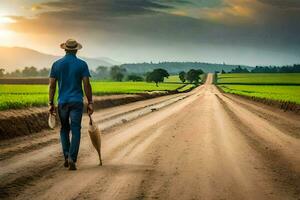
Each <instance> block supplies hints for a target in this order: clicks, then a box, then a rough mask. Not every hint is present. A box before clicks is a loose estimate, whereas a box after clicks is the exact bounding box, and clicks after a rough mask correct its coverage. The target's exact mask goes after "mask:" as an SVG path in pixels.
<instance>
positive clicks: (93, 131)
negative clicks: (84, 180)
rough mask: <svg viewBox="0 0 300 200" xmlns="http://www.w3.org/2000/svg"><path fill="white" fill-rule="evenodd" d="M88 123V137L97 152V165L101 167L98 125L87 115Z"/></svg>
mask: <svg viewBox="0 0 300 200" xmlns="http://www.w3.org/2000/svg"><path fill="white" fill-rule="evenodd" d="M89 117H90V122H89V128H88V132H89V135H90V139H91V141H92V144H93V146H94V147H95V149H96V151H97V152H98V156H99V161H100V163H99V165H102V158H101V132H100V130H99V128H98V125H97V124H96V123H95V122H94V121H93V119H92V116H91V115H89Z"/></svg>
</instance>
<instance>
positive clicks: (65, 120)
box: [49, 39, 94, 170]
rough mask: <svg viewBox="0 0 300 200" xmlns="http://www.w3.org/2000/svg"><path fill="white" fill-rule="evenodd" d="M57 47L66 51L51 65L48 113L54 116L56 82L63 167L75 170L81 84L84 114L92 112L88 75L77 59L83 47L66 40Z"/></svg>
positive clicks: (82, 64) (71, 40)
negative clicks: (84, 99)
mask: <svg viewBox="0 0 300 200" xmlns="http://www.w3.org/2000/svg"><path fill="white" fill-rule="evenodd" d="M60 47H61V48H62V49H64V50H65V52H66V55H65V56H64V57H63V58H61V59H59V60H57V61H56V62H54V64H53V65H52V68H51V71H50V77H49V112H50V113H51V114H54V113H55V106H54V101H53V100H54V95H55V90H56V82H57V81H58V88H59V92H58V114H59V118H60V122H61V130H60V139H61V143H62V150H63V155H64V158H65V162H64V166H65V167H66V168H67V167H69V170H76V164H75V163H76V161H77V155H78V151H79V144H80V135H81V133H80V130H81V119H82V113H83V91H82V82H83V86H84V92H85V95H86V97H87V100H88V106H87V112H88V114H89V115H92V114H93V112H94V110H93V100H92V88H91V84H90V80H89V77H90V72H89V69H88V66H87V64H86V62H84V61H83V60H80V59H79V58H77V57H76V53H77V51H78V50H79V49H81V48H82V45H81V44H79V43H77V42H76V40H73V39H69V40H67V41H66V42H65V43H63V44H61V45H60ZM70 131H71V132H72V139H71V141H70Z"/></svg>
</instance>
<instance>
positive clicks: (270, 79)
mask: <svg viewBox="0 0 300 200" xmlns="http://www.w3.org/2000/svg"><path fill="white" fill-rule="evenodd" d="M218 84H243V85H300V74H299V73H289V74H283V73H278V74H277V73H276V74H275V73H274V74H258V73H247V74H221V75H218Z"/></svg>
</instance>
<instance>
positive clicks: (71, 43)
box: [60, 39, 82, 50]
mask: <svg viewBox="0 0 300 200" xmlns="http://www.w3.org/2000/svg"><path fill="white" fill-rule="evenodd" d="M60 47H61V48H62V49H66V50H79V49H81V48H82V45H81V44H79V43H78V42H77V41H76V40H73V39H68V40H67V41H66V42H65V43H62V44H61V45H60Z"/></svg>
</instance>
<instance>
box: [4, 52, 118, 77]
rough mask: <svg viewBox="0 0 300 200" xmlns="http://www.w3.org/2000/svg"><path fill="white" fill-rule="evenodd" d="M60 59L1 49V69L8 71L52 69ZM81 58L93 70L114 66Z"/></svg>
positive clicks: (109, 63)
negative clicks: (32, 68)
mask: <svg viewBox="0 0 300 200" xmlns="http://www.w3.org/2000/svg"><path fill="white" fill-rule="evenodd" d="M59 58H60V57H59V56H54V55H49V54H44V53H41V52H38V51H35V50H32V49H28V48H22V47H0V68H4V69H5V70H6V71H14V70H15V69H19V68H23V67H25V66H34V67H36V68H38V69H41V68H44V67H46V68H50V67H51V65H52V63H53V61H55V60H57V59H59ZM81 58H82V59H83V60H85V61H86V62H87V63H88V64H89V66H90V68H91V69H95V68H96V67H97V66H99V65H101V66H112V65H114V63H113V62H112V63H111V62H109V61H112V60H111V59H109V58H105V59H101V58H95V59H93V58H85V57H81ZM114 62H115V61H114Z"/></svg>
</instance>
